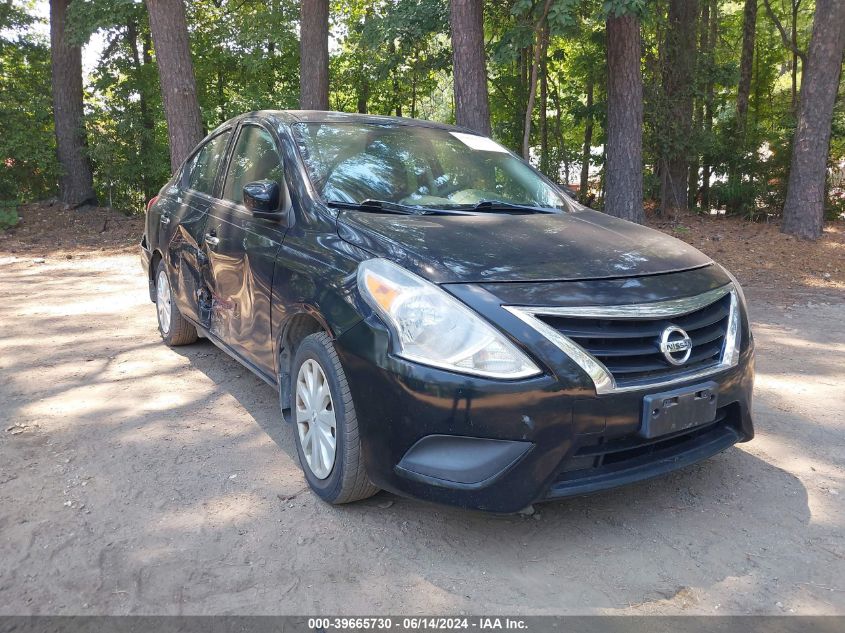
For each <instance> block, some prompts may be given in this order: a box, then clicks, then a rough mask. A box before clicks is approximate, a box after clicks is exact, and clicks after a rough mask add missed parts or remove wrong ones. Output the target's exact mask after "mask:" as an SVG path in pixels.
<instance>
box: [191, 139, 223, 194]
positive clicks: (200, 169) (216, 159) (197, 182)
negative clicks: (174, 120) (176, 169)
mask: <svg viewBox="0 0 845 633" xmlns="http://www.w3.org/2000/svg"><path fill="white" fill-rule="evenodd" d="M230 134H231V130H226V131H225V132H223V133H222V134H218V135H217V136H215V137H214V138H212V139H210V140H209V141H208V142H207V143H206V144H205V145H203V146H202V149H200V151H198V152H197V153H196V154H194V156H193V158H191V160H189V161H188V165H187V167H186V170H185V173H186V176H185V182H186V185H187V187H188V189H193V190H194V191H201V192H202V193H206V194H208V195H209V196H211V195H214V182H215V180H216V179H217V171H218V169H219V168H220V163H221V161H222V160H223V157H224V156H225V155H226V146H227V145H228V143H229V135H230Z"/></svg>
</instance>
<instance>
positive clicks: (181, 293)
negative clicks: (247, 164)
mask: <svg viewBox="0 0 845 633" xmlns="http://www.w3.org/2000/svg"><path fill="white" fill-rule="evenodd" d="M231 136H232V130H231V128H230V129H225V130H222V131H221V132H219V133H218V134H216V135H214V136H212V137H211V138H210V139H208V140H207V141H206V142H205V143H203V144H202V145H201V146H200V147H199V148H197V150H196V151H195V152H194V154H193V155H192V156H191V157H190V158H189V159H188V160H187V162H186V163H185V166H184V168H183V169H182V172H181V174H180V177H179V179H178V180H177V182H176V184H175V185H174V186H173V187H171V189H170V190H169V191H167V193H166V194H165V196H164V198H165V200H164V203H163V204H162V205H161V208H162V212H161V217H160V220H159V235H158V242H157V243H158V244H161V245H162V246H163V248H164V250H165V251H166V257H167V259H168V262H169V263H170V267H171V270H172V273H173V274H172V277H173V278H172V279H171V281H170V283H171V287H172V291H173V294H174V295H175V298H176V302H177V305H178V306H179V310H180V311H181V312H182V314H184V315H186V316H188V317H189V318H191V319H193V320H195V321H201V315H200V310H199V305H198V304H199V297H200V295H201V294H202V293H201V291H202V286H203V284H202V278H203V274H202V269H203V267H204V266H205V263H206V262H205V256H204V254H203V252H202V243H203V239H204V231H205V225H206V222H207V219H208V212H209V210H210V209H211V207H212V206H213V204H214V200H215V198H214V195H215V192H216V191H217V187H218V181H219V178H220V176H221V171H222V166H223V164H224V162H225V161H224V158H225V155H226V149H227V147H228V144H229V141H230V139H231Z"/></svg>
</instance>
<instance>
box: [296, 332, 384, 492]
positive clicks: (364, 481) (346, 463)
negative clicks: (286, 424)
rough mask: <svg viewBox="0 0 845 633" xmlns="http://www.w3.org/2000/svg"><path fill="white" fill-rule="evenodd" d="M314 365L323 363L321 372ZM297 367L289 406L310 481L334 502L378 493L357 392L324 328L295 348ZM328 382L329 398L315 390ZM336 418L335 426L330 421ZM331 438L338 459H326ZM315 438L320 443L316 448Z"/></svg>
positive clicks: (317, 489) (300, 461) (321, 391)
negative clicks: (367, 464) (364, 447)
mask: <svg viewBox="0 0 845 633" xmlns="http://www.w3.org/2000/svg"><path fill="white" fill-rule="evenodd" d="M315 367H317V368H319V372H315V371H314V370H315ZM292 369H293V371H291V389H290V398H291V402H290V410H291V417H292V418H293V425H294V438H295V441H296V452H297V454H298V455H299V463H300V465H301V466H302V470H303V472H304V473H305V479H306V481H307V482H308V485H309V486H310V487H311V489H312V490H313V491H314V492H315V493H317V495H318V496H319V497H320V498H321V499H323V500H324V501H327V502H328V503H333V504H341V503H350V502H352V501H359V500H361V499H366V498H367V497H371V496H373V495H374V494H376V493H377V492H378V491H379V489H378V488H376V487H375V486H374V485H373V484H371V483H370V480H369V479H368V478H367V474H366V471H365V469H364V459H363V454H362V451H361V439H360V437H359V435H358V419H357V417H356V416H355V406H354V405H353V404H352V394H351V393H350V391H349V384H348V383H347V381H346V374H344V372H343V367H341V365H340V359H339V358H338V356H337V352H336V351H335V349H334V344H333V343H332V339H331V337H330V336H329V335H328V334H326V333H325V332H318V333H316V334H311V335H310V336H307V337H306V338H305V339H303V341H302V343H301V344H300V345H299V348H298V349H297V350H296V356H295V358H294V362H293V368H292ZM320 372H321V374H322V378H321V376H320ZM309 374H310V375H311V378H312V384H313V385H314V387H313V389H314V391H313V392H310V396H309V397H310V399H311V400H312V401H313V402H314V403H316V404H314V405H312V406H310V407H309V406H307V405H306V403H305V399H303V397H302V396H303V394H302V392H301V391H300V387H302V388H303V389H305V392H306V393H305V395H308V394H309V391H308V384H309V383H308V375H309ZM300 383H301V384H300ZM326 386H328V395H329V399H328V402H326V400H325V395H323V396H322V397H319V396H316V395H315V393H318V394H325V387H326ZM321 387H322V389H321ZM329 414H331V415H329ZM309 416H310V417H309ZM332 418H333V420H334V428H333V429H332V428H331V423H330V420H331V419H332ZM309 430H311V435H310V440H309V439H308V438H309V436H308V432H309ZM331 438H333V439H334V456H333V460H329V459H326V456H327V453H330V452H331V451H330V449H329V446H330V443H331V442H330V440H331ZM315 441H316V443H317V445H318V447H317V448H316V449H314V443H315ZM303 444H305V446H303ZM306 451H307V452H306ZM329 461H331V464H329V463H328V462H329Z"/></svg>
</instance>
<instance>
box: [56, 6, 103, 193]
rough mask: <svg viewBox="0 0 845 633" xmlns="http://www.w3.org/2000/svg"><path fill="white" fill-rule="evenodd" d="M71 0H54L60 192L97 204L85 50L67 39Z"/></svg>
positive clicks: (57, 151) (57, 145)
mask: <svg viewBox="0 0 845 633" xmlns="http://www.w3.org/2000/svg"><path fill="white" fill-rule="evenodd" d="M69 4H70V0H50V56H51V60H52V71H53V72H52V86H53V117H54V120H55V128H56V129H55V132H56V155H57V158H58V160H59V165H60V166H61V175H60V176H59V196H60V198H61V200H62V202H64V203H65V204H69V205H71V206H73V207H78V206H81V205H83V204H86V203H92V204H96V202H97V196H96V195H94V179H93V176H92V174H91V163H90V162H89V160H88V153H87V149H88V148H87V144H86V141H85V127H84V121H83V118H82V115H83V109H82V50H81V48H80V47H79V46H71V45H70V44H69V43H68V42H67V40H66V34H65V20H66V17H67V8H68V5H69Z"/></svg>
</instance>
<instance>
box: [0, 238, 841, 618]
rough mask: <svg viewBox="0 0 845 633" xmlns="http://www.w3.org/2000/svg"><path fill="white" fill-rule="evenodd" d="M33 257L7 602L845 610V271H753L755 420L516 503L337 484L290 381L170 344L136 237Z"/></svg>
mask: <svg viewBox="0 0 845 633" xmlns="http://www.w3.org/2000/svg"><path fill="white" fill-rule="evenodd" d="M32 257H33V256H30V255H25V254H21V253H18V254H10V253H8V252H7V253H6V254H0V297H2V298H3V301H2V303H0V323H2V337H0V418H2V425H1V426H0V614H212V613H251V614H271V613H272V614H275V613H280V614H284V613H296V614H302V613H345V614H352V613H358V614H361V613H373V612H376V613H450V614H457V613H469V614H476V613H486V614H489V613H515V614H564V613H613V614H618V613H629V614H652V613H665V614H677V613H683V614H693V613H708V614H712V613H719V614H722V613H740V614H746V613H769V614H781V613H783V614H791V613H797V614H810V613H812V614H833V613H838V614H845V298H843V297H842V296H841V295H842V293H841V291H837V290H833V289H831V290H830V291H828V292H827V293H825V292H821V291H818V292H810V291H808V290H804V291H799V292H795V293H793V294H792V295H789V296H786V297H785V296H784V295H783V293H782V292H780V293H778V294H777V295H774V294H772V293H771V292H769V291H766V290H765V289H755V288H753V287H752V288H748V294H749V297H750V300H751V307H752V317H753V321H754V325H755V333H756V340H757V345H758V348H757V349H758V383H757V385H758V386H757V389H756V400H755V415H756V424H757V429H758V436H757V438H756V439H755V440H754V441H753V442H751V443H749V444H744V445H742V446H739V447H736V448H733V449H731V450H729V451H727V452H726V453H723V454H721V455H719V456H717V457H715V458H713V459H711V460H709V461H707V462H705V463H702V464H699V465H696V466H694V467H691V468H689V469H687V470H684V471H682V472H679V473H676V474H673V475H671V476H668V477H664V478H662V479H658V480H653V481H650V482H647V483H643V484H638V485H634V486H631V487H628V488H624V489H621V490H617V491H612V492H609V493H604V494H600V495H596V496H592V497H587V498H579V499H574V500H570V501H567V502H562V503H555V504H546V505H542V506H538V513H537V514H536V515H535V516H533V517H524V516H511V517H496V516H489V515H484V514H480V513H471V512H466V511H461V510H456V509H449V508H443V507H438V506H432V505H428V504H424V503H420V502H416V501H411V500H408V499H403V498H397V497H394V496H393V495H390V494H387V493H380V494H379V495H377V496H376V497H374V498H372V499H370V500H368V501H365V502H362V503H359V504H355V505H351V506H346V507H340V508H335V507H330V506H327V505H325V504H324V503H322V502H320V501H319V500H318V499H317V498H316V497H315V496H313V495H312V494H310V492H308V491H307V489H306V487H305V482H304V480H303V477H302V474H301V472H300V470H299V466H298V464H297V462H296V455H295V451H294V447H293V443H292V436H291V429H290V428H287V427H285V426H284V424H283V423H282V422H281V421H280V416H279V414H278V410H277V405H276V399H275V395H274V393H273V390H272V389H271V388H270V387H268V386H266V385H265V384H264V383H262V382H261V381H260V380H259V379H257V378H255V377H253V376H252V375H251V374H250V373H249V372H248V371H246V370H245V369H243V368H242V367H241V366H240V365H239V364H237V363H236V362H235V361H233V360H231V359H230V358H229V357H227V356H226V355H225V354H223V353H222V352H220V351H218V350H217V349H216V348H214V347H213V346H211V345H210V344H208V343H207V342H200V343H198V344H196V345H194V346H190V347H185V348H180V349H178V350H171V349H168V348H167V347H165V346H164V345H163V344H161V342H160V340H159V337H158V333H157V331H156V328H155V315H154V308H153V305H152V304H151V303H149V301H148V299H147V295H146V288H145V281H144V279H143V276H142V275H141V273H140V270H139V265H138V260H137V258H136V257H135V256H134V255H127V254H116V255H108V254H95V253H88V254H86V255H82V256H75V257H73V258H72V259H65V258H64V256H62V257H59V256H52V257H51V256H48V257H47V259H46V261H45V262H44V263H35V262H34V261H33V258H32ZM838 265H841V264H837V266H838ZM835 292H839V295H836V294H834V293H835Z"/></svg>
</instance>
